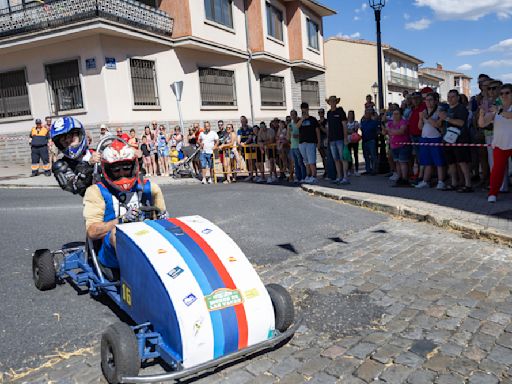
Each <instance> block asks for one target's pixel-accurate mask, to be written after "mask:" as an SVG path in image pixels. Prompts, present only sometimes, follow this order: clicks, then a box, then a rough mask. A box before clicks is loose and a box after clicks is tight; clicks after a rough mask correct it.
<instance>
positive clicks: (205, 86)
mask: <svg viewBox="0 0 512 384" xmlns="http://www.w3.org/2000/svg"><path fill="white" fill-rule="evenodd" d="M199 85H200V88H201V102H202V105H203V106H208V105H227V106H236V90H235V72H233V71H224V70H221V69H215V68H199Z"/></svg>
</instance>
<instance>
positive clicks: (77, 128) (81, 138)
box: [50, 116, 87, 160]
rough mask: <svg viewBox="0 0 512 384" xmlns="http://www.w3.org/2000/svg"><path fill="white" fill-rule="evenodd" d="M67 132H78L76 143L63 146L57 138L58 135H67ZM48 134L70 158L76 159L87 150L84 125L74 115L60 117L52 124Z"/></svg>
mask: <svg viewBox="0 0 512 384" xmlns="http://www.w3.org/2000/svg"><path fill="white" fill-rule="evenodd" d="M69 133H77V134H78V144H75V145H72V146H71V145H70V146H68V147H64V146H63V145H62V144H61V143H60V140H59V136H61V135H67V134H69ZM50 135H51V138H52V141H53V142H54V144H55V145H56V146H57V148H59V150H60V151H61V152H62V153H63V154H64V156H66V157H68V158H70V159H73V160H75V159H78V158H79V157H81V156H83V155H84V154H85V152H86V150H87V137H86V135H85V129H84V126H83V125H82V123H81V122H80V121H78V120H77V119H75V118H74V117H67V116H66V117H61V118H59V119H57V120H55V122H54V123H53V124H52V128H51V130H50Z"/></svg>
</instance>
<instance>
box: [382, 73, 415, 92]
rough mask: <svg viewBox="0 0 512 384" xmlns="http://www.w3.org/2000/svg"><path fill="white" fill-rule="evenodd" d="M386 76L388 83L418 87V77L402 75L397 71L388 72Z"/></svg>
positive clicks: (412, 87)
mask: <svg viewBox="0 0 512 384" xmlns="http://www.w3.org/2000/svg"><path fill="white" fill-rule="evenodd" d="M386 77H387V80H388V84H390V85H396V86H399V87H405V88H411V89H418V87H419V80H418V78H417V77H412V76H407V75H402V74H400V73H395V72H387V73H386Z"/></svg>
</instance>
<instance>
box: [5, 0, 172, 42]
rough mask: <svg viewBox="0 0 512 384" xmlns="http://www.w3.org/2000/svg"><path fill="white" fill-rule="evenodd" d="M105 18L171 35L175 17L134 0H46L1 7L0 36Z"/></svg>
mask: <svg viewBox="0 0 512 384" xmlns="http://www.w3.org/2000/svg"><path fill="white" fill-rule="evenodd" d="M92 19H106V20H111V21H115V22H117V23H121V24H124V25H129V26H133V27H136V28H140V29H144V30H146V31H149V32H152V33H156V34H160V35H167V36H170V35H171V33H172V27H173V19H172V18H171V17H170V16H169V15H168V14H167V13H165V12H164V11H161V10H158V9H155V8H152V7H150V6H147V5H145V4H142V3H140V2H138V1H135V0H47V1H46V2H45V4H40V3H30V4H26V5H24V6H21V5H20V6H15V7H11V8H7V9H3V10H0V38H1V37H7V36H13V35H18V34H24V33H30V32H37V31H42V30H48V29H52V28H57V27H62V26H65V25H68V24H71V23H75V22H79V21H85V20H92Z"/></svg>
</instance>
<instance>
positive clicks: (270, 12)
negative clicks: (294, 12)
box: [267, 3, 283, 41]
mask: <svg viewBox="0 0 512 384" xmlns="http://www.w3.org/2000/svg"><path fill="white" fill-rule="evenodd" d="M267 34H268V35H269V36H272V37H273V38H275V39H277V40H281V41H283V12H281V11H280V10H279V9H277V8H276V7H274V6H273V5H272V4H269V3H267Z"/></svg>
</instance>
